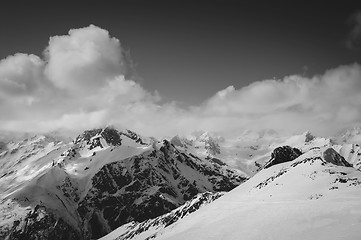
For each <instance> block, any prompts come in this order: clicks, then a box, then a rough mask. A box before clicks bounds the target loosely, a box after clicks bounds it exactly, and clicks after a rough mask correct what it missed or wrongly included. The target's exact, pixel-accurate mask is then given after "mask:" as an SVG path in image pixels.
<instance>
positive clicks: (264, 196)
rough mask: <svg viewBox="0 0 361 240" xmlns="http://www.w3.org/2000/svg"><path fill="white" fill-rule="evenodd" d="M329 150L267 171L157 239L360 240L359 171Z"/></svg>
mask: <svg viewBox="0 0 361 240" xmlns="http://www.w3.org/2000/svg"><path fill="white" fill-rule="evenodd" d="M327 149H328V148H323V149H319V148H315V149H312V150H310V151H308V152H307V153H305V154H303V155H301V156H300V157H298V158H296V159H295V160H293V161H290V162H285V163H281V164H276V165H274V166H271V167H270V168H267V169H263V170H262V171H260V172H259V173H258V174H256V175H255V176H254V177H252V178H251V179H250V180H248V181H247V182H246V183H244V184H242V185H240V186H239V187H237V188H235V189H234V190H232V191H231V192H229V193H226V194H225V195H224V196H223V197H221V198H219V199H217V200H215V201H214V202H212V203H210V204H209V205H207V206H205V207H203V208H201V209H200V210H198V211H196V212H194V213H192V214H190V215H188V216H186V217H184V218H182V219H180V220H179V221H177V222H176V223H174V224H172V225H170V226H168V227H166V228H164V229H162V230H161V231H159V232H158V233H157V234H156V236H155V238H154V239H224V240H226V239H245V240H250V239H260V240H261V239H277V240H279V239H285V240H288V239H295V240H296V239H302V240H306V239H327V240H332V239H335V240H336V239H348V240H352V239H355V240H356V239H360V236H361V172H360V171H358V170H356V169H354V168H352V167H345V166H342V163H341V162H338V161H337V159H341V158H340V157H339V156H338V155H337V154H336V155H332V156H333V157H334V158H329V156H330V154H329V153H328V152H327V151H330V150H327ZM335 157H336V159H335ZM330 162H333V163H330ZM334 163H337V164H340V165H341V166H339V165H335V164H334ZM152 239H153V238H152Z"/></svg>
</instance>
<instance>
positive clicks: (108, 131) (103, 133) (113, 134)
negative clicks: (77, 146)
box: [74, 127, 122, 149]
mask: <svg viewBox="0 0 361 240" xmlns="http://www.w3.org/2000/svg"><path fill="white" fill-rule="evenodd" d="M121 134H122V133H120V132H118V131H117V130H116V129H114V128H110V127H107V128H104V129H102V128H99V129H93V130H88V131H85V132H84V133H83V134H81V135H79V136H78V137H77V138H76V139H75V140H74V143H80V142H82V141H85V142H86V143H87V144H88V145H90V149H93V148H95V147H98V146H99V147H103V146H102V144H101V142H100V137H103V138H104V139H105V141H106V142H107V143H108V144H109V145H112V146H120V145H121V144H122V139H121V137H120V136H121ZM97 135H98V136H99V137H96V136H97Z"/></svg>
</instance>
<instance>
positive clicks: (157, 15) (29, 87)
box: [0, 0, 361, 135]
mask: <svg viewBox="0 0 361 240" xmlns="http://www.w3.org/2000/svg"><path fill="white" fill-rule="evenodd" d="M252 2H253V3H252ZM254 2H255V1H212V2H211V1H134V0H133V1H76V2H75V1H61V2H50V1H46V2H45V1H33V2H32V3H25V4H24V3H21V2H17V1H11V2H10V1H9V2H8V3H6V2H4V3H2V6H1V8H0V29H1V33H0V59H3V60H2V61H1V62H0V110H1V112H2V113H5V114H2V116H0V121H1V122H0V123H1V124H0V125H1V128H3V129H10V130H15V129H16V130H27V131H28V130H31V129H36V130H44V131H45V130H53V129H56V128H71V129H77V128H81V127H94V126H97V125H101V124H110V123H111V124H120V125H121V126H125V127H129V128H133V129H136V130H139V131H143V132H146V133H147V134H159V135H162V134H173V133H177V132H181V131H192V130H196V128H204V129H205V130H216V131H224V132H234V129H238V130H239V131H241V130H243V129H247V128H260V127H269V128H275V129H278V130H287V131H292V130H294V131H303V130H305V129H312V130H314V131H319V133H320V134H328V133H330V132H332V131H335V130H337V129H341V128H343V127H346V126H350V125H355V124H358V123H360V120H361V114H360V113H359V109H360V108H359V107H360V106H361V98H360V95H359V94H361V91H360V90H361V87H360V88H358V87H359V85H361V83H360V81H361V79H360V66H359V65H358V63H361V13H360V10H361V4H359V6H358V5H355V4H356V3H355V2H356V1H350V2H349V3H347V1H342V2H341V1H340V2H336V3H331V2H328V3H327V4H325V3H324V4H322V5H321V4H320V5H317V4H315V1H309V2H305V1H303V2H301V3H294V2H293V3H282V2H280V1H276V2H275V1H272V3H271V2H270V1H268V3H261V2H260V1H257V2H256V3H254ZM264 2H266V1H264ZM91 24H93V25H91ZM70 29H73V30H72V31H70V32H69V30H70ZM49 39H50V41H49ZM17 53H24V54H22V55H19V54H17ZM30 54H33V55H30ZM320 94H322V95H320ZM150 119H151V120H150ZM325 124H327V127H325ZM149 126H151V129H152V130H149Z"/></svg>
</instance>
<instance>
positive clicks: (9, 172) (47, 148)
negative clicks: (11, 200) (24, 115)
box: [0, 136, 67, 198]
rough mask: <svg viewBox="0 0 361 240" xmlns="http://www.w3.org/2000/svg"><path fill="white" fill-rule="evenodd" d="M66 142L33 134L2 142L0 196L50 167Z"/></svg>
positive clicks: (0, 153) (0, 151) (2, 196)
mask: <svg viewBox="0 0 361 240" xmlns="http://www.w3.org/2000/svg"><path fill="white" fill-rule="evenodd" d="M66 148H67V144H65V143H63V142H61V141H59V140H57V139H54V138H52V137H46V136H34V137H31V138H26V139H24V140H22V141H19V142H9V143H7V144H3V145H2V148H1V150H0V198H5V197H6V196H7V195H9V194H10V193H12V192H13V191H15V190H16V189H17V188H19V187H21V186H22V185H23V184H25V183H27V182H28V181H29V180H31V179H33V178H34V177H35V176H37V175H39V174H41V173H43V172H44V171H46V170H47V169H49V168H51V166H52V160H53V159H54V158H55V157H57V156H58V155H60V154H61V153H62V152H63V151H64V150H65V149H66Z"/></svg>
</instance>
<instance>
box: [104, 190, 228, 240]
mask: <svg viewBox="0 0 361 240" xmlns="http://www.w3.org/2000/svg"><path fill="white" fill-rule="evenodd" d="M221 196H223V193H219V192H217V193H211V192H205V193H200V194H198V195H196V196H195V197H194V198H193V199H191V200H189V201H187V202H186V203H184V204H183V205H182V206H180V207H178V208H176V209H174V210H173V211H171V212H169V213H166V214H164V215H162V216H159V217H157V218H154V219H149V220H147V221H143V222H140V223H139V222H130V223H127V224H124V225H123V226H121V227H119V228H117V229H116V230H114V231H113V232H111V233H110V234H108V235H106V236H104V237H102V238H101V239H100V240H113V239H114V240H127V239H133V240H135V239H137V240H141V239H151V238H152V237H153V236H156V235H157V233H158V232H160V231H161V230H163V229H164V228H166V227H168V226H170V225H171V224H173V223H175V222H177V221H179V220H180V219H182V218H184V217H185V216H187V215H189V214H190V213H192V212H195V211H197V210H198V209H200V208H201V207H203V206H205V205H207V204H209V203H211V202H213V201H214V200H216V199H218V198H220V197H221Z"/></svg>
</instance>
